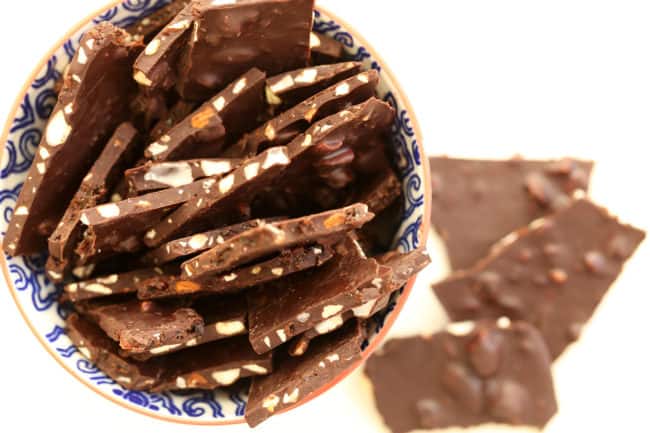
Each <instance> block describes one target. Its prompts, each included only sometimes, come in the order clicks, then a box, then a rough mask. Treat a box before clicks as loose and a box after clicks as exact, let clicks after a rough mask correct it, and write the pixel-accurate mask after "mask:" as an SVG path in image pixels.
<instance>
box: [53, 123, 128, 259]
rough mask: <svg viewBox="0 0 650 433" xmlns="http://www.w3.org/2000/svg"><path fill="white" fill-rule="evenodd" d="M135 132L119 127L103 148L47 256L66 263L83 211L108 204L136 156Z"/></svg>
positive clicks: (55, 233)
mask: <svg viewBox="0 0 650 433" xmlns="http://www.w3.org/2000/svg"><path fill="white" fill-rule="evenodd" d="M138 146H139V139H138V131H136V129H135V128H134V127H133V125H132V124H130V123H128V122H126V123H122V124H121V125H120V126H119V127H118V128H117V129H116V130H115V132H114V133H113V136H112V137H111V138H110V139H109V140H108V142H107V143H106V145H105V146H104V150H103V151H102V153H101V154H100V155H99V158H98V159H97V161H95V163H94V164H93V166H92V168H91V169H90V171H88V174H87V175H86V177H84V179H83V181H82V182H81V186H80V187H79V189H78V190H77V193H76V194H75V195H74V197H73V198H72V201H71V202H70V204H69V206H68V209H67V210H66V212H65V214H64V215H63V218H62V219H61V221H60V222H59V225H58V226H57V228H56V230H54V233H52V235H51V236H50V238H49V240H48V247H49V251H50V256H51V257H54V258H55V259H58V260H59V261H65V262H67V261H69V260H70V259H71V258H72V256H73V255H74V247H75V246H76V244H77V243H78V242H79V240H80V238H81V235H82V229H81V223H80V221H79V218H80V216H81V211H82V210H83V209H86V208H89V207H94V206H96V205H98V204H102V203H104V202H106V201H107V198H108V194H109V192H110V191H111V190H112V188H113V187H114V186H115V184H116V183H117V181H118V179H119V177H120V176H121V175H122V172H123V170H124V168H125V166H127V165H128V164H130V163H131V162H132V161H133V159H134V157H135V155H136V154H137V151H138Z"/></svg>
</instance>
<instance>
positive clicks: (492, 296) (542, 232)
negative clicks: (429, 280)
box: [434, 200, 645, 358]
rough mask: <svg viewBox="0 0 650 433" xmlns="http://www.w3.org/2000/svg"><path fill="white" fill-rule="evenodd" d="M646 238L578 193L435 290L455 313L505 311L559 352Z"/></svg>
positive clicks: (473, 315)
mask: <svg viewBox="0 0 650 433" xmlns="http://www.w3.org/2000/svg"><path fill="white" fill-rule="evenodd" d="M644 238H645V233H644V232H642V231H641V230H638V229H636V228H634V227H631V226H628V225H624V224H622V223H620V222H618V220H617V219H616V218H614V217H612V216H611V215H609V213H608V212H607V211H606V210H605V209H602V208H600V207H598V206H596V205H594V204H593V203H591V202H589V201H587V200H577V201H574V202H573V203H572V204H570V205H569V207H568V208H566V209H564V210H561V211H559V212H558V213H556V214H554V215H552V216H550V217H547V218H545V219H542V220H538V221H536V222H534V223H532V224H531V226H530V227H529V228H525V229H522V230H519V231H518V232H515V233H514V234H512V235H510V236H508V237H506V238H504V239H503V240H502V241H501V242H500V243H499V244H497V245H496V246H495V247H494V248H493V250H492V252H491V253H490V255H489V256H488V257H486V258H485V259H483V260H481V261H480V262H479V263H477V265H476V266H475V267H473V268H472V269H469V270H467V271H462V272H457V273H455V274H453V275H452V276H451V277H450V278H448V279H447V280H445V281H442V282H440V283H437V284H434V291H435V293H436V295H437V296H438V298H439V299H440V301H441V302H442V304H443V306H444V307H445V309H446V310H447V312H448V313H449V316H450V317H451V318H452V320H469V319H472V320H474V319H479V318H497V317H501V316H508V317H510V318H512V319H515V320H525V321H527V322H529V323H532V324H533V325H535V326H536V327H537V328H538V329H539V330H540V331H541V333H542V335H543V336H544V338H545V339H546V343H547V344H548V347H549V349H550V353H551V356H552V357H553V358H557V357H558V356H559V355H560V354H561V353H562V352H563V351H564V349H565V348H566V347H567V346H568V345H569V344H570V343H572V342H573V341H575V340H576V339H577V338H578V336H579V334H580V329H581V328H582V327H583V326H584V325H585V323H586V322H587V321H588V320H589V319H590V317H591V315H592V314H593V312H594V310H595V309H596V307H597V306H598V304H599V303H600V301H601V299H602V297H603V296H604V295H605V293H607V290H608V289H609V287H610V286H611V285H612V283H613V282H614V281H615V279H616V277H617V276H618V275H619V274H620V273H621V271H622V269H623V264H624V262H625V261H626V260H627V259H628V258H630V257H631V255H632V254H633V252H634V250H635V249H636V247H637V246H638V245H639V244H640V243H641V242H642V240H643V239H644Z"/></svg>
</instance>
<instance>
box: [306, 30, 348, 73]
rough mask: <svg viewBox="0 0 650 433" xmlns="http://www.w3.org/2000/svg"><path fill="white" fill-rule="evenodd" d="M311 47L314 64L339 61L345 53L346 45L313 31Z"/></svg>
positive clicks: (312, 62)
mask: <svg viewBox="0 0 650 433" xmlns="http://www.w3.org/2000/svg"><path fill="white" fill-rule="evenodd" d="M309 47H310V48H311V64H312V65H322V64H326V63H334V62H338V61H340V60H341V59H342V58H343V56H344V55H345V47H344V46H343V44H342V43H341V42H339V41H337V40H336V39H334V38H330V37H329V36H327V35H323V34H320V33H315V32H311V34H310V35H309Z"/></svg>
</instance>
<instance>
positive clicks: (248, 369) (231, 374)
mask: <svg viewBox="0 0 650 433" xmlns="http://www.w3.org/2000/svg"><path fill="white" fill-rule="evenodd" d="M164 365H165V371H164V373H163V374H162V376H161V378H160V381H159V382H158V383H157V384H156V385H155V386H153V387H152V389H151V391H153V392H162V391H169V390H175V389H206V390H211V389H215V388H219V387H223V386H229V385H232V384H233V383H235V382H236V381H237V380H239V379H243V378H245V377H251V376H257V375H261V374H268V373H270V372H271V371H272V370H273V362H272V354H270V353H269V354H266V355H258V354H257V353H255V352H253V350H252V349H251V346H250V343H248V340H247V339H246V337H245V336H241V337H234V338H228V339H225V340H219V341H215V342H212V343H208V344H203V345H200V346H196V347H192V348H190V349H186V350H183V351H181V352H176V353H172V354H170V355H168V356H166V357H165V358H164Z"/></svg>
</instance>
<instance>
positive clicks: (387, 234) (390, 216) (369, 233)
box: [357, 199, 404, 256]
mask: <svg viewBox="0 0 650 433" xmlns="http://www.w3.org/2000/svg"><path fill="white" fill-rule="evenodd" d="M403 209H404V207H403V203H402V200H400V199H397V200H395V201H394V202H393V203H392V204H391V205H390V206H388V208H386V209H385V210H383V211H382V212H380V213H379V214H377V216H376V217H375V218H374V219H373V220H372V221H370V222H369V223H368V224H366V225H365V226H363V227H362V228H361V230H359V231H358V233H357V234H358V235H359V243H361V245H362V246H363V249H364V251H366V253H367V254H368V255H369V256H375V255H377V254H382V253H384V252H386V251H387V250H389V249H390V248H391V246H392V244H393V241H394V239H395V234H396V233H397V230H398V229H399V227H400V224H401V223H402V213H403Z"/></svg>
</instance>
